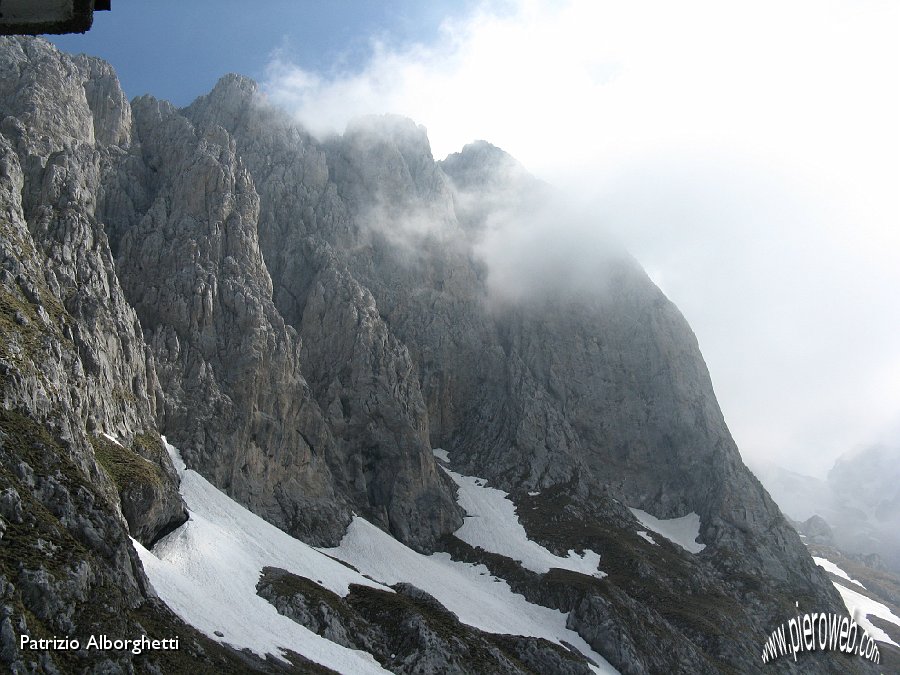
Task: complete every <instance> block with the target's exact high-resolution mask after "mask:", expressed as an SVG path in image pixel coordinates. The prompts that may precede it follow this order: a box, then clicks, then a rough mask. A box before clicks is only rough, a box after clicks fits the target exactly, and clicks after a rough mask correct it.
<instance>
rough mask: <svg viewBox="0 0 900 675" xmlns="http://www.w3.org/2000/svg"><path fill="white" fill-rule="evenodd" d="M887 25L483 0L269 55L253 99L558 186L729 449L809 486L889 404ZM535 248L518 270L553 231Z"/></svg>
mask: <svg viewBox="0 0 900 675" xmlns="http://www.w3.org/2000/svg"><path fill="white" fill-rule="evenodd" d="M898 21H900V7H898V5H897V4H896V3H895V2H891V1H881V0H868V1H867V0H852V1H851V0H843V1H837V0H831V1H827V2H821V1H809V0H798V1H794V2H790V3H782V2H773V1H771V0H762V1H761V2H756V3H721V2H714V1H712V0H709V1H707V0H697V1H687V2H679V3H672V2H662V1H656V2H635V3H621V2H607V1H603V0H600V1H598V0H565V1H562V2H553V3H550V2H537V1H534V0H520V1H517V2H505V3H485V4H482V5H480V6H479V7H478V8H477V9H476V10H474V11H472V12H471V13H469V14H468V15H466V16H463V17H457V18H453V19H448V20H447V21H446V22H445V23H444V25H443V27H442V29H441V31H440V34H439V36H438V38H437V39H436V40H434V41H432V42H431V43H429V44H415V45H412V46H404V47H400V48H396V47H392V46H391V45H390V44H389V43H388V42H386V41H384V40H382V41H373V42H372V47H371V52H370V55H369V58H368V59H367V60H365V61H364V62H363V63H358V62H357V63H356V64H355V66H352V67H350V66H347V65H346V64H345V67H344V68H343V69H342V70H338V71H336V72H332V73H330V74H327V75H323V74H321V73H314V72H311V71H308V70H304V69H303V68H301V67H299V66H297V65H296V64H293V63H291V62H290V61H289V60H287V59H286V58H285V57H284V55H283V54H279V53H276V54H274V55H273V59H272V62H271V63H270V65H269V68H268V70H267V78H266V82H265V83H264V89H265V91H267V93H268V95H269V97H270V99H271V100H273V101H275V102H276V103H279V104H281V105H284V106H287V107H288V108H290V109H291V110H293V111H295V112H296V114H297V115H298V116H299V118H300V119H301V120H302V121H303V122H304V124H306V125H307V126H308V127H309V128H310V129H311V130H312V131H313V132H315V133H318V134H327V133H331V132H340V131H342V130H343V127H344V125H345V124H346V122H347V121H348V120H349V119H350V118H352V117H354V116H356V115H358V114H363V113H384V112H392V113H398V114H403V115H406V116H409V117H412V118H413V119H415V120H416V121H417V122H419V123H422V124H424V125H425V126H426V127H427V128H428V131H429V137H430V140H431V143H432V147H433V149H434V153H435V155H436V156H437V157H439V158H440V157H442V156H444V155H446V154H447V153H450V152H453V151H456V150H458V149H459V148H461V147H462V145H463V144H465V143H467V142H469V141H471V140H473V139H476V138H486V139H488V140H490V141H491V142H492V143H494V144H495V145H498V146H500V147H502V148H503V149H505V150H507V151H508V152H510V153H511V154H512V155H513V156H515V157H516V158H517V159H519V160H520V161H521V162H522V163H523V164H524V165H525V166H526V167H527V168H528V169H529V170H531V171H532V172H534V173H535V174H536V175H537V176H538V177H540V178H542V179H545V180H547V181H548V182H550V183H552V184H554V185H555V186H556V187H558V188H561V189H563V190H565V191H566V193H567V199H568V202H569V204H570V206H571V209H572V212H573V213H578V214H590V216H591V218H593V219H595V220H596V222H601V223H603V224H604V226H605V227H608V228H610V229H611V230H613V231H614V232H616V233H617V234H618V236H619V237H620V239H622V240H623V241H624V242H625V244H626V245H627V246H628V248H629V249H630V250H631V251H632V253H633V254H634V255H635V256H636V257H637V258H638V260H640V261H641V262H642V263H643V264H644V265H645V266H646V268H647V269H648V271H649V273H650V274H651V276H652V277H653V278H654V279H655V280H656V281H657V282H658V283H659V284H660V285H661V287H662V288H663V290H664V291H665V292H666V293H667V294H668V295H669V296H670V297H671V298H672V299H673V300H674V301H675V302H676V304H678V305H679V307H680V308H681V309H682V311H683V312H684V313H685V314H686V316H687V318H688V320H689V321H690V322H691V324H692V326H693V328H694V330H695V332H696V333H697V334H698V338H699V340H700V344H701V348H702V349H703V352H704V355H705V357H706V359H707V362H708V364H709V366H710V370H711V372H712V376H713V380H714V383H715V385H716V389H717V393H718V394H719V397H720V402H721V403H722V406H723V409H724V412H725V415H726V419H727V420H728V422H729V425H730V427H731V429H732V431H733V433H734V435H735V437H736V439H737V441H738V443H739V445H740V446H741V447H742V451H743V452H744V453H745V454H747V455H752V456H754V457H759V458H764V459H768V460H774V461H780V462H781V463H783V464H785V465H787V466H788V467H789V468H792V469H795V470H799V471H804V472H807V473H816V474H819V475H822V474H823V473H824V471H825V470H827V468H828V467H829V466H830V464H831V462H832V461H833V459H834V458H835V457H837V456H838V455H840V454H841V453H842V452H844V451H846V450H848V449H851V448H852V447H853V446H855V445H860V444H862V445H864V444H867V443H868V441H869V440H870V439H871V438H874V437H876V436H878V434H879V433H880V430H882V429H883V428H885V427H886V426H887V425H889V424H890V423H891V421H892V420H894V419H896V416H897V414H898V411H900V388H898V387H897V386H896V383H897V382H900V341H898V340H897V339H896V336H897V335H900V312H898V311H897V309H896V307H897V295H898V290H900V272H898V267H900V266H898V265H897V264H896V261H897V260H898V259H900V227H898V224H900V203H898V202H900V197H898V190H897V186H898V185H900V129H898V126H900V125H898V123H897V120H898V119H900V85H898V82H900V65H898V64H900V51H898V50H900V47H898V43H897V40H896V27H897V24H898ZM573 221H575V225H574V226H573V227H571V228H570V229H569V232H570V235H571V236H568V237H567V236H566V234H565V233H562V234H560V233H559V232H558V231H557V232H556V233H555V234H553V236H555V237H562V239H563V240H564V241H565V242H569V243H571V242H577V241H578V236H579V235H580V234H581V233H584V232H588V231H590V228H591V224H590V223H587V224H586V223H585V222H583V219H580V218H573ZM556 226H557V225H556V224H555V225H554V227H556ZM548 228H549V225H548ZM530 236H532V238H533V239H534V241H533V246H530V245H529V244H528V241H526V240H523V241H522V242H521V245H522V247H523V253H522V254H523V255H525V254H526V251H534V250H536V248H537V247H539V246H540V245H541V243H542V242H546V241H547V240H548V238H552V237H551V230H550V229H548V230H546V231H544V230H537V231H534V232H532V233H531V235H530ZM489 243H490V242H489ZM569 243H565V244H564V245H563V246H561V247H560V248H559V249H558V250H559V251H561V252H562V253H564V252H565V251H566V249H567V247H568V248H571V246H569ZM562 253H561V254H562ZM496 270H497V271H496V273H497V274H499V273H501V272H502V270H500V268H496Z"/></svg>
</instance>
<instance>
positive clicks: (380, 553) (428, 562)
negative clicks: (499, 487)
mask: <svg viewBox="0 0 900 675" xmlns="http://www.w3.org/2000/svg"><path fill="white" fill-rule="evenodd" d="M498 492H499V491H498ZM520 527H521V526H520ZM323 551H324V552H326V553H328V554H329V555H331V556H334V557H335V558H338V559H339V560H343V561H345V562H347V563H349V564H351V565H353V566H354V567H357V568H358V569H359V570H360V572H362V573H363V574H367V575H369V576H371V577H373V578H375V579H378V580H379V581H381V582H382V583H385V584H396V583H398V582H401V581H405V582H407V583H410V584H413V585H414V586H416V587H418V588H420V589H422V590H423V591H426V592H427V593H430V594H431V595H433V596H434V597H435V598H437V600H438V602H440V603H441V604H442V605H444V607H446V608H447V609H449V610H450V611H451V612H453V613H454V614H456V616H457V617H458V618H459V620H460V621H461V622H463V623H465V624H468V625H469V626H473V627H475V628H478V629H479V630H483V631H485V632H487V633H499V634H512V635H523V636H528V637H538V638H544V639H546V640H549V641H551V642H555V643H556V644H560V645H562V644H563V643H566V644H570V645H572V646H574V647H575V648H576V649H577V650H578V651H579V652H581V653H582V654H583V655H584V656H586V657H588V658H590V659H591V660H593V661H594V662H595V663H596V664H597V669H596V670H595V672H598V673H616V672H618V671H616V670H615V669H614V668H613V667H612V666H611V665H610V664H609V663H608V662H607V661H606V660H604V659H603V657H602V656H600V655H599V654H597V653H596V652H594V650H593V649H591V647H590V645H588V644H587V642H585V641H584V639H583V638H582V637H581V636H580V635H578V633H576V632H574V631H572V630H569V629H568V628H566V619H567V617H568V615H567V614H564V613H563V612H560V611H559V610H555V609H549V608H547V607H542V606H540V605H535V604H532V603H530V602H528V601H527V600H526V599H525V598H524V597H523V596H522V595H519V594H518V593H513V592H512V590H510V587H509V584H508V583H506V581H503V580H502V579H497V578H496V577H493V576H492V575H491V573H490V571H489V570H488V568H487V567H485V566H484V565H473V564H471V563H465V562H460V561H456V560H453V559H452V558H451V557H450V556H449V554H447V553H434V554H432V555H430V556H426V555H422V554H421V553H416V552H415V551H413V550H412V549H410V548H407V547H406V546H404V545H403V544H401V543H400V542H399V541H397V540H396V539H394V538H393V537H391V536H390V535H389V534H386V533H385V532H382V531H381V530H379V529H378V528H377V527H375V526H374V525H372V524H371V523H369V522H368V521H366V520H364V519H363V518H360V517H358V516H357V517H355V518H354V519H353V522H352V523H351V524H350V527H349V528H348V529H347V534H346V535H345V536H344V538H343V539H342V540H341V544H340V546H338V547H337V548H332V549H323Z"/></svg>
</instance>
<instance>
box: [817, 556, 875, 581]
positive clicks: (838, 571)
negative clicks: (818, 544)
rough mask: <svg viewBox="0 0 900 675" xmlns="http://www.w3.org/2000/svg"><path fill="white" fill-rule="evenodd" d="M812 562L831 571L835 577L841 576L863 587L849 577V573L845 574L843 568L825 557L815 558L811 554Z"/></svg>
mask: <svg viewBox="0 0 900 675" xmlns="http://www.w3.org/2000/svg"><path fill="white" fill-rule="evenodd" d="M813 562H815V563H816V565H818V566H819V567H822V568H824V569H825V571H827V572H831V573H832V574H833V575H835V576H837V577H841V578H842V579H846V580H847V581H849V582H850V583H853V584H856V585H857V586H859V587H860V588H863V589H865V586H863V585H862V584H861V583H859V582H858V581H857V580H856V579H851V578H850V575H849V574H847V573H846V572H845V571H844V570H842V569H841V568H840V567H838V566H837V565H835V564H834V563H833V562H831V561H830V560H827V559H826V558H817V557H816V556H813Z"/></svg>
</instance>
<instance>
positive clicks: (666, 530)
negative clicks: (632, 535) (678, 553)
mask: <svg viewBox="0 0 900 675" xmlns="http://www.w3.org/2000/svg"><path fill="white" fill-rule="evenodd" d="M629 510H630V511H631V512H632V513H633V514H634V517H635V518H637V519H638V520H639V521H640V523H641V525H643V526H644V527H646V528H647V529H648V530H652V531H653V532H656V534H660V535H662V536H663V537H665V538H666V539H668V540H669V541H671V542H672V543H673V544H678V545H679V546H680V547H681V548H683V549H684V550H686V551H689V552H691V553H700V551H702V550H703V549H705V548H706V544H701V543H700V542H698V541H697V537H699V536H700V516H698V515H697V514H696V513H689V514H687V515H686V516H682V517H681V518H669V519H667V520H663V519H660V518H656V517H654V516H651V515H650V514H649V513H647V512H646V511H641V510H640V509H629ZM638 534H640V533H638ZM651 541H652V540H651ZM653 543H656V542H653Z"/></svg>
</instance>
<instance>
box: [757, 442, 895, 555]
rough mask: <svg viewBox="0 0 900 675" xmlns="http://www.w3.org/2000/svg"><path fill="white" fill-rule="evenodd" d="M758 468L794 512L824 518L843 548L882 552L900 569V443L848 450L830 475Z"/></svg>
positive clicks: (784, 506)
mask: <svg viewBox="0 0 900 675" xmlns="http://www.w3.org/2000/svg"><path fill="white" fill-rule="evenodd" d="M753 469H754V472H755V473H756V475H757V476H759V479H760V480H761V481H762V483H763V485H765V486H766V489H768V490H769V492H770V493H771V494H772V496H773V498H774V499H775V501H776V502H777V503H778V504H779V506H780V507H781V508H782V510H783V511H784V513H785V514H787V515H788V516H789V517H791V518H793V519H794V520H797V521H801V522H802V521H806V520H807V519H809V518H810V517H812V516H817V517H818V518H819V519H823V520H824V522H825V523H826V524H827V525H828V527H829V530H830V531H831V543H832V544H833V545H835V546H837V547H838V548H839V549H840V550H842V551H843V552H845V553H848V554H858V555H872V554H875V555H878V556H880V557H881V559H882V560H883V561H884V564H885V565H887V566H888V567H889V568H890V569H891V570H892V571H893V572H894V573H900V535H898V533H900V487H898V486H900V446H890V445H872V446H869V447H866V448H862V449H860V450H858V451H855V452H850V453H846V454H844V455H842V456H841V457H839V458H838V459H837V461H835V463H834V466H833V467H832V468H831V470H830V471H829V472H828V476H827V478H826V480H821V479H817V478H813V477H811V476H804V475H802V474H798V473H794V472H791V471H788V470H786V469H784V468H782V467H779V466H777V465H774V464H769V465H763V466H754V468H753ZM801 532H804V533H805V534H809V533H807V532H805V530H803V529H802V528H801Z"/></svg>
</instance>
